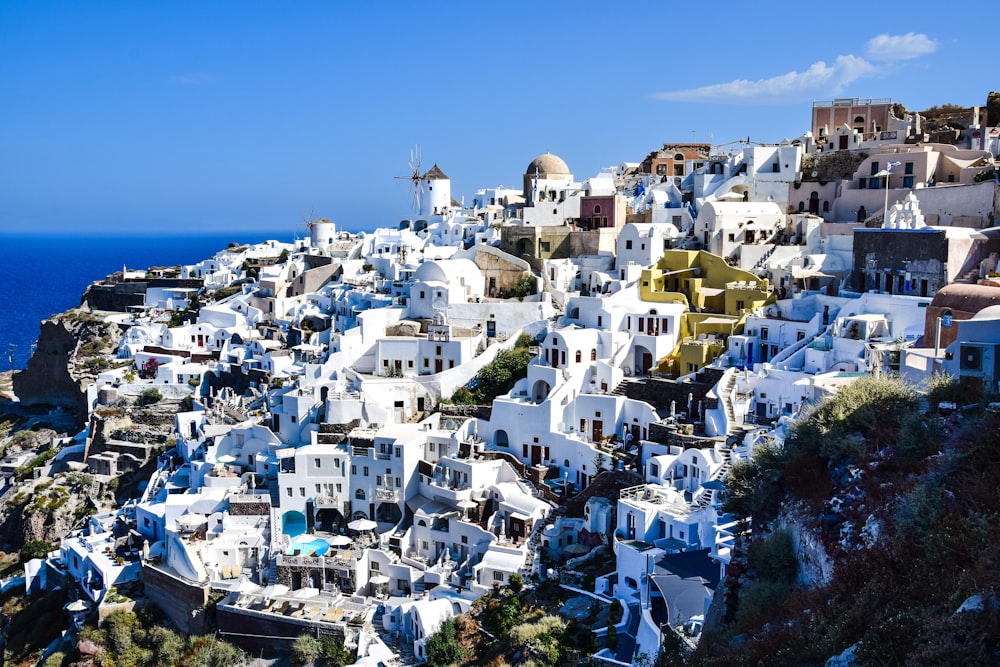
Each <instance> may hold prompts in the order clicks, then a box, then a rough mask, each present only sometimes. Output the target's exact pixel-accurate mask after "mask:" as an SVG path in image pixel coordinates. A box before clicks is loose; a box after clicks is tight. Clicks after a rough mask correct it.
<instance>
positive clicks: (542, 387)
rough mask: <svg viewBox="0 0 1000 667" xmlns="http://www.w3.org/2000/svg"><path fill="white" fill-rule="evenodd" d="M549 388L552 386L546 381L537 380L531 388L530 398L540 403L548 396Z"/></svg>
mask: <svg viewBox="0 0 1000 667" xmlns="http://www.w3.org/2000/svg"><path fill="white" fill-rule="evenodd" d="M551 390H552V387H550V386H549V383H548V382H546V381H545V380H538V381H537V382H535V384H534V386H533V387H532V388H531V399H532V400H533V401H535V403H541V402H542V401H544V400H545V399H546V398H548V397H549V392H550V391H551Z"/></svg>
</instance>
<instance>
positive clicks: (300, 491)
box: [299, 486, 306, 498]
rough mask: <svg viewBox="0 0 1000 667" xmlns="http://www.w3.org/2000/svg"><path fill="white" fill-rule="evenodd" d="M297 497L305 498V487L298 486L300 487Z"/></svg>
mask: <svg viewBox="0 0 1000 667" xmlns="http://www.w3.org/2000/svg"><path fill="white" fill-rule="evenodd" d="M299 495H300V496H301V497H303V498H305V497H306V487H304V486H300V487H299Z"/></svg>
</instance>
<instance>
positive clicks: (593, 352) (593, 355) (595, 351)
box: [590, 347, 597, 361]
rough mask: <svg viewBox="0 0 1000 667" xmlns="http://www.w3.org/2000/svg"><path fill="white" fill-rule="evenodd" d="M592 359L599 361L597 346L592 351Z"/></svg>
mask: <svg viewBox="0 0 1000 667" xmlns="http://www.w3.org/2000/svg"><path fill="white" fill-rule="evenodd" d="M590 360H591V361H597V348H596V347H595V348H594V349H592V350H591V351H590Z"/></svg>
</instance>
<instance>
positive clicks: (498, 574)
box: [493, 570, 503, 581]
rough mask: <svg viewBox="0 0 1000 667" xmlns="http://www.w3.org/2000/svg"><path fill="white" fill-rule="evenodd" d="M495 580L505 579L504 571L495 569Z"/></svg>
mask: <svg viewBox="0 0 1000 667" xmlns="http://www.w3.org/2000/svg"><path fill="white" fill-rule="evenodd" d="M493 581H503V572H497V571H495V570H494V571H493Z"/></svg>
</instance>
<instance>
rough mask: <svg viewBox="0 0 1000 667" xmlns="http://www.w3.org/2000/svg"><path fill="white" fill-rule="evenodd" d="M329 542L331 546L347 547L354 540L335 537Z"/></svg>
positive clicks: (346, 537) (341, 536) (343, 536)
mask: <svg viewBox="0 0 1000 667" xmlns="http://www.w3.org/2000/svg"><path fill="white" fill-rule="evenodd" d="M327 542H329V543H330V545H331V546H334V547H345V546H347V545H348V544H350V543H351V542H352V540H351V538H349V537H348V536H347V535H334V536H333V537H331V538H330V539H328V540H327Z"/></svg>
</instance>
